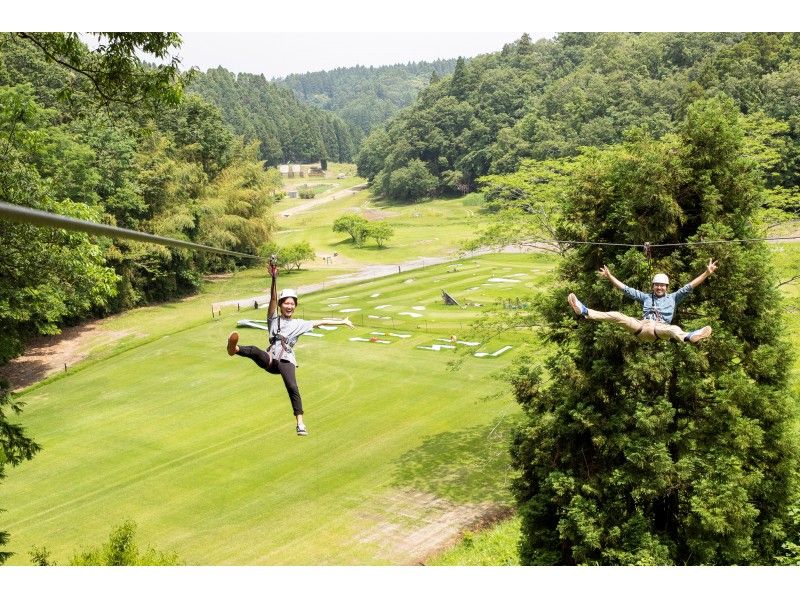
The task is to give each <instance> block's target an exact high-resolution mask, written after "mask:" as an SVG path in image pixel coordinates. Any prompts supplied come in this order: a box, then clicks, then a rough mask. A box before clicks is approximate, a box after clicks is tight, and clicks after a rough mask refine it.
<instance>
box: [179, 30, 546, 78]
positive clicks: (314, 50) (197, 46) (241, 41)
mask: <svg viewBox="0 0 800 598" xmlns="http://www.w3.org/2000/svg"><path fill="white" fill-rule="evenodd" d="M522 33H523V32H517V33H458V32H444V33H399V32H388V33H367V32H351V33H342V32H339V33H336V32H326V33H303V32H297V33H289V32H280V33H194V32H190V33H185V32H184V33H182V36H183V44H182V45H181V48H180V51H179V52H178V54H179V56H180V57H181V64H182V66H183V67H184V68H189V67H192V66H196V67H198V68H199V69H200V70H203V71H205V70H207V69H209V68H213V67H216V66H223V67H225V68H226V69H228V70H230V71H233V72H236V73H239V72H243V73H256V74H259V73H263V74H264V75H265V76H266V77H267V78H268V79H270V78H272V77H283V76H285V75H288V74H290V73H305V72H309V71H322V70H331V69H334V68H336V67H350V66H356V65H362V66H380V65H386V64H396V63H398V62H419V61H423V60H427V61H431V60H436V59H439V58H457V57H458V56H465V57H472V56H477V55H478V54H485V53H488V52H498V51H499V50H501V49H502V47H503V44H505V43H508V42H512V41H514V40H517V39H519V37H520V36H521V35H522ZM530 35H531V37H533V38H538V37H542V36H543V35H544V34H537V33H531V34H530ZM549 36H552V34H549Z"/></svg>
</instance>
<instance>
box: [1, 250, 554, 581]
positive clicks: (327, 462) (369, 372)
mask: <svg viewBox="0 0 800 598" xmlns="http://www.w3.org/2000/svg"><path fill="white" fill-rule="evenodd" d="M552 264H553V261H552V258H549V257H546V256H541V255H500V256H487V257H482V258H479V259H474V260H467V261H465V262H463V263H461V264H460V265H459V266H458V268H456V266H455V265H454V264H450V265H441V266H435V267H429V268H425V269H423V270H417V271H413V272H409V273H403V274H400V275H396V276H392V277H387V278H385V279H378V280H374V281H370V282H369V283H364V284H360V285H351V286H347V287H336V288H334V289H331V290H329V291H326V292H325V293H315V294H312V295H308V296H305V297H301V301H300V308H301V315H303V316H304V317H306V318H317V317H324V316H328V315H333V316H336V317H341V316H344V315H350V316H351V318H352V319H353V321H354V322H355V323H356V324H357V327H356V329H355V330H349V329H346V328H339V329H338V330H334V331H326V330H321V331H319V330H318V331H315V332H319V333H321V334H323V335H324V336H322V337H304V338H303V339H301V341H300V342H299V344H298V348H297V354H298V360H299V362H300V364H301V367H300V368H299V370H298V380H299V384H300V389H301V391H302V393H303V397H304V407H305V410H306V423H307V425H308V428H309V432H310V435H309V436H308V437H306V438H299V437H297V436H296V435H295V433H294V419H293V417H292V414H291V408H290V405H289V401H288V399H287V397H286V393H285V390H284V388H283V384H282V383H281V380H280V378H279V377H277V376H270V375H269V374H266V373H265V372H263V371H262V370H260V369H258V368H257V367H256V366H255V365H254V364H252V363H251V362H250V361H249V360H246V359H243V358H239V357H229V356H228V355H227V354H226V353H225V351H224V346H225V339H226V337H227V335H228V333H229V332H230V330H232V329H233V328H234V327H235V325H236V321H237V319H239V318H244V317H250V318H253V317H256V318H264V317H265V316H264V312H263V310H248V311H246V312H245V311H243V312H236V311H233V310H231V311H230V312H229V313H228V312H225V311H223V315H222V317H221V318H216V319H214V320H212V319H211V317H210V312H209V316H208V318H207V319H206V320H205V321H203V320H202V318H201V317H200V313H199V309H200V299H197V300H193V301H189V302H184V303H176V304H169V305H165V306H161V307H155V308H148V310H149V317H146V316H147V314H145V315H143V314H142V313H141V312H140V311H139V310H137V312H138V313H136V312H132V313H131V314H130V316H129V318H127V319H126V316H121V317H119V318H115V319H114V322H113V327H114V328H116V329H128V330H134V332H135V333H136V334H134V337H136V338H138V339H139V340H137V341H135V342H133V341H130V342H129V343H128V345H121V346H120V347H121V348H119V349H118V350H116V351H114V350H108V349H106V350H104V351H103V352H102V354H97V355H95V356H94V357H93V358H92V359H90V361H89V362H88V363H86V364H85V365H83V366H82V367H80V368H76V370H75V371H74V372H73V373H71V374H68V375H65V376H63V375H62V376H59V377H56V378H55V379H53V380H52V381H50V382H48V383H45V384H42V385H40V386H38V387H35V388H33V389H32V390H30V391H28V392H26V393H24V394H23V395H22V396H21V397H20V398H21V400H22V401H24V402H25V403H27V406H26V407H25V411H24V413H23V417H22V421H23V423H24V425H25V427H26V430H27V432H28V433H29V434H30V435H31V436H32V437H33V438H35V439H36V441H37V442H39V443H40V444H41V445H42V446H43V451H42V452H41V453H40V454H38V455H37V456H36V457H35V458H34V460H33V461H31V462H26V463H24V464H23V465H21V466H20V467H18V468H14V469H11V470H10V471H9V472H8V474H9V475H8V477H7V479H6V480H4V482H3V484H2V485H0V505H2V506H3V508H5V509H6V512H5V513H2V514H0V529H5V530H8V531H9V532H10V534H11V541H10V545H9V547H8V548H9V549H10V550H12V551H14V552H16V555H15V556H14V557H13V558H12V559H11V560H10V561H9V562H10V564H26V563H28V562H29V558H28V551H29V550H30V549H31V548H32V547H33V546H34V545H35V546H40V547H41V546H46V547H47V548H48V549H49V550H50V551H51V553H52V557H53V558H54V559H55V560H56V561H59V562H61V563H64V562H66V560H67V559H68V557H69V556H70V555H71V554H72V553H74V552H75V551H76V550H77V549H78V548H79V547H80V546H82V545H97V544H100V543H102V542H103V541H105V539H107V537H108V534H109V532H110V531H111V529H112V528H113V527H115V526H117V525H119V524H120V523H121V522H122V521H124V520H125V519H131V520H133V521H135V522H136V523H137V524H138V534H139V539H140V542H141V543H142V544H143V545H152V546H154V547H157V548H158V549H160V550H171V551H175V552H177V553H178V555H179V557H180V558H181V559H183V560H184V561H185V562H186V563H187V564H196V565H212V564H242V565H245V564H276V565H277V564H307V565H320V564H397V563H405V562H413V561H414V559H418V558H422V557H423V556H425V555H424V554H415V553H414V545H413V542H412V540H411V538H413V537H414V534H415V532H417V531H419V530H420V529H423V528H425V526H426V525H428V524H429V523H430V520H431V517H433V515H432V513H434V514H435V515H436V517H439V516H441V515H442V513H445V512H446V511H447V507H448V506H452V508H453V509H458V508H466V507H471V506H472V507H476V508H478V507H482V508H488V507H489V506H492V505H500V506H502V505H510V504H511V502H512V500H511V497H510V494H509V491H508V481H509V479H510V475H511V472H510V470H509V460H508V441H509V436H510V431H511V428H512V427H513V425H514V424H515V423H517V422H518V419H519V408H518V406H517V405H516V403H515V402H514V401H513V398H512V397H511V396H510V392H509V390H508V388H507V387H506V386H504V385H503V383H502V382H501V381H500V380H498V379H497V377H496V374H497V373H499V372H500V371H501V370H502V369H503V368H504V367H506V366H508V365H510V363H511V361H512V359H513V358H514V357H515V356H520V355H522V354H523V344H524V343H530V342H531V341H532V339H533V335H532V334H531V333H530V332H529V331H517V332H514V333H508V334H506V335H505V336H503V335H500V336H498V337H495V338H493V339H492V340H491V342H490V343H489V344H488V345H486V346H484V347H466V346H462V350H463V351H464V352H465V355H464V361H463V364H462V366H461V368H460V369H458V370H456V371H453V370H452V369H448V367H447V364H448V362H449V361H450V360H451V359H452V358H453V356H454V352H453V351H452V350H442V351H439V352H435V351H428V350H422V349H419V348H418V346H420V345H426V346H430V345H432V344H433V343H440V344H441V343H442V341H437V339H438V338H449V336H450V335H451V334H457V335H458V338H459V340H478V339H471V338H470V333H469V328H468V326H469V324H470V323H471V322H472V321H474V319H475V318H477V317H480V314H481V313H482V310H484V309H486V308H488V307H489V306H490V305H492V304H495V303H497V302H500V301H503V300H507V299H510V298H515V297H518V296H520V295H524V294H525V293H526V292H529V291H530V290H531V289H532V288H534V287H536V286H541V285H542V284H546V281H547V280H548V277H549V276H550V272H551V270H552ZM490 278H502V279H503V280H505V282H503V281H500V282H489V279H490ZM513 280H518V281H519V282H517V283H514V282H509V281H513ZM441 289H447V290H448V291H449V292H451V294H453V295H454V296H455V297H456V298H457V299H458V300H460V301H462V302H463V303H464V304H466V303H469V304H470V305H469V306H466V305H465V307H464V308H459V307H452V306H445V305H444V304H443V302H442V300H441V296H440V290H441ZM476 304H479V305H476ZM378 307H380V309H378ZM415 308H416V309H415ZM342 310H358V311H346V312H343V311H342ZM404 312H405V313H404ZM410 313H416V314H419V317H416V318H415V317H412V316H410V315H408V314H410ZM184 315H186V317H184ZM369 315H373V316H376V317H375V318H369ZM379 318H380V319H379ZM386 318H388V319H386ZM153 322H159V325H153V324H152V323H153ZM182 323H183V326H182ZM381 332H382V333H383V334H379V333H381ZM240 334H241V337H242V338H241V341H240V344H248V343H252V344H259V345H262V346H263V344H264V333H263V332H262V331H258V330H254V329H240ZM391 334H404V335H405V334H410V335H411V336H410V337H408V338H401V337H399V336H391ZM351 337H361V338H375V339H380V340H390V341H391V342H390V344H382V343H376V342H356V341H351V340H349V339H350V338H351ZM507 345H511V346H513V347H514V348H513V349H512V350H509V351H507V352H505V353H503V354H502V355H500V356H498V357H496V358H492V357H484V358H477V357H474V356H472V353H473V352H474V351H478V350H480V351H484V352H486V351H488V352H493V351H496V350H498V349H500V348H502V347H503V346H507ZM398 505H402V509H401V510H402V512H400V510H398ZM399 544H403V546H402V547H399Z"/></svg>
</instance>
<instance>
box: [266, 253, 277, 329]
mask: <svg viewBox="0 0 800 598" xmlns="http://www.w3.org/2000/svg"><path fill="white" fill-rule="evenodd" d="M267 268H268V270H269V275H270V277H271V278H272V286H271V287H270V290H269V308H267V319H269V318H272V317H273V316H274V315H275V312H276V311H277V309H278V268H277V266H276V265H275V264H274V263H273V260H272V259H270V261H269V266H268V267H267Z"/></svg>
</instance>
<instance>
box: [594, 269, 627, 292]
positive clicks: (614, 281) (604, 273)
mask: <svg viewBox="0 0 800 598" xmlns="http://www.w3.org/2000/svg"><path fill="white" fill-rule="evenodd" d="M597 274H599V275H600V276H602V277H604V278H607V279H608V280H610V281H611V284H613V285H614V286H615V287H617V288H618V289H619V290H620V291H621V290H623V289H624V288H625V285H624V284H622V283H621V282H620V281H619V280H618V279H617V278H616V277H615V276H614V275H613V274H611V270H609V269H608V266H605V265H604V266H603V267H602V268H600V270H598V272H597Z"/></svg>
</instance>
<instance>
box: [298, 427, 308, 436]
mask: <svg viewBox="0 0 800 598" xmlns="http://www.w3.org/2000/svg"><path fill="white" fill-rule="evenodd" d="M297 435H298V436H308V430H306V427H305V425H299V426H297Z"/></svg>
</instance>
